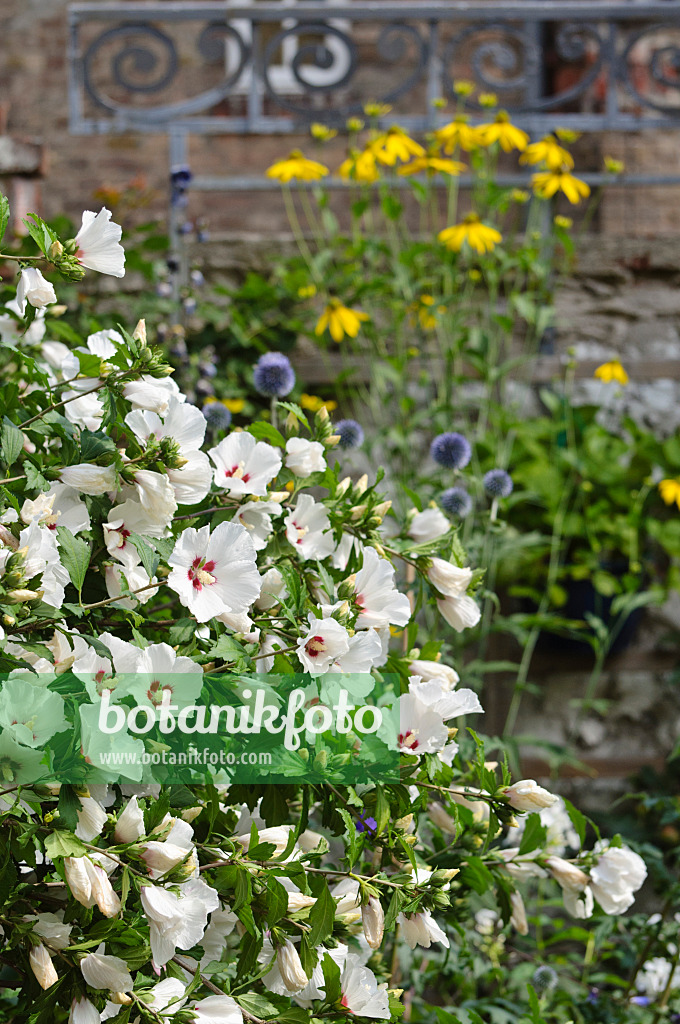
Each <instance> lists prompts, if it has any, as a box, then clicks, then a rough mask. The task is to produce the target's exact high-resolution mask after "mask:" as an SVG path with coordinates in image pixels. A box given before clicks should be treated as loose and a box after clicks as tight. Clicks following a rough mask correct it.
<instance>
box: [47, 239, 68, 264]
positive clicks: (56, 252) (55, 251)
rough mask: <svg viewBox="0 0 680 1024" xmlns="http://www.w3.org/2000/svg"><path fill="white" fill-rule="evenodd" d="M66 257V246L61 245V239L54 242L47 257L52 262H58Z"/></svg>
mask: <svg viewBox="0 0 680 1024" xmlns="http://www.w3.org/2000/svg"><path fill="white" fill-rule="evenodd" d="M63 255H64V246H63V245H62V244H61V242H60V241H59V239H57V240H56V241H54V242H52V245H51V246H50V247H49V249H48V250H47V253H46V256H47V258H48V259H50V260H58V259H59V257H60V256H63Z"/></svg>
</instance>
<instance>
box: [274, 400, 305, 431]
mask: <svg viewBox="0 0 680 1024" xmlns="http://www.w3.org/2000/svg"><path fill="white" fill-rule="evenodd" d="M277 406H278V408H279V409H285V410H286V412H292V414H293V416H295V417H296V418H297V419H298V420H299V421H300V423H302V424H303V425H304V426H305V427H307V430H309V429H310V426H309V420H308V419H307V417H306V416H305V414H304V412H303V411H302V409H301V408H300V406H299V405H296V404H295V402H278V403H277Z"/></svg>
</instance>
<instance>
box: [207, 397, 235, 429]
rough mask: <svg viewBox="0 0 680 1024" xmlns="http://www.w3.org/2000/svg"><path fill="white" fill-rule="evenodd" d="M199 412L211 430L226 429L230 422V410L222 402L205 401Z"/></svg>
mask: <svg viewBox="0 0 680 1024" xmlns="http://www.w3.org/2000/svg"><path fill="white" fill-rule="evenodd" d="M201 412H202V413H203V415H204V416H205V419H206V422H207V424H208V426H209V427H211V428H212V429H213V430H226V429H227V427H228V426H229V424H230V423H231V412H230V411H229V409H227V407H226V405H225V404H224V403H223V402H205V403H204V404H203V407H202V409H201Z"/></svg>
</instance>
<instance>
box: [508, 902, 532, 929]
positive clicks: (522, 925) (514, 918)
mask: <svg viewBox="0 0 680 1024" xmlns="http://www.w3.org/2000/svg"><path fill="white" fill-rule="evenodd" d="M510 906H511V907H512V914H511V915H510V924H511V925H512V927H513V928H514V929H515V930H516V931H518V932H519V934H520V935H526V934H527V932H528V931H529V925H528V924H527V915H526V910H525V909H524V900H523V899H522V897H521V895H520V894H519V893H518V892H511V893H510Z"/></svg>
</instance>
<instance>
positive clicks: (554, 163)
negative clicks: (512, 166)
mask: <svg viewBox="0 0 680 1024" xmlns="http://www.w3.org/2000/svg"><path fill="white" fill-rule="evenodd" d="M519 162H520V163H521V164H545V166H546V167H547V168H548V170H549V171H559V170H561V169H562V168H563V167H567V168H568V169H569V170H571V169H572V168H573V166H574V158H573V156H572V155H571V153H570V152H569V150H568V149H565V148H564V146H560V144H559V142H558V141H557V139H556V138H555V136H554V135H546V136H545V138H543V139H541V140H540V142H532V143H531V144H530V145H529V146H527V148H526V149H525V150H524V152H523V153H522V155H521V157H520V158H519Z"/></svg>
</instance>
